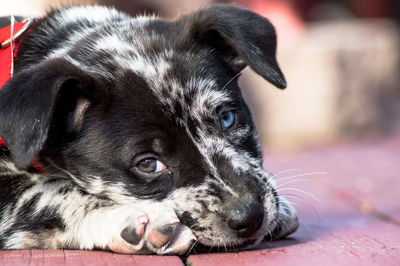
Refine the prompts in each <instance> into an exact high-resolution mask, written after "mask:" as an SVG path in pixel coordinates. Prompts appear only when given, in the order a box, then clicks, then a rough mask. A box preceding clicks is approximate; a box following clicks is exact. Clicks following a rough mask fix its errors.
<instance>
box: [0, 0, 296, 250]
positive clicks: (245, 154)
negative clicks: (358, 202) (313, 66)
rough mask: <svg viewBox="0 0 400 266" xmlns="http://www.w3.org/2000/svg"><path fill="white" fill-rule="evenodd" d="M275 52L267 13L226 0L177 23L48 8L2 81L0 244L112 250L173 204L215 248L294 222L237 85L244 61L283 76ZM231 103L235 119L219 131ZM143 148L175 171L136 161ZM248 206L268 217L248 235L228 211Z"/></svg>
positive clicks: (280, 82) (246, 242)
mask: <svg viewBox="0 0 400 266" xmlns="http://www.w3.org/2000/svg"><path fill="white" fill-rule="evenodd" d="M275 49H276V38H275V31H274V29H273V27H272V25H271V24H270V23H269V21H268V20H266V19H265V18H262V17H260V16H258V15H256V14H255V13H253V12H250V11H247V10H242V9H239V8H236V7H229V6H215V7H211V8H208V9H204V10H200V11H198V12H195V13H192V14H189V15H187V16H183V17H181V18H179V19H178V20H176V21H173V22H169V21H164V20H162V19H160V18H157V17H148V16H139V17H135V18H132V17H130V16H128V15H126V14H124V13H120V12H118V11H116V10H113V9H109V8H105V7H99V6H91V7H82V6H73V7H69V8H64V9H60V10H55V11H53V12H51V13H50V14H48V16H46V17H45V18H42V19H40V20H39V22H38V23H37V24H36V25H35V27H34V29H33V30H32V31H31V32H30V33H29V34H28V35H27V36H26V37H25V38H24V40H23V43H22V45H21V47H20V49H19V52H18V57H17V60H16V74H15V76H14V77H13V78H12V79H11V80H10V81H9V82H8V83H7V84H6V85H5V86H4V87H3V88H2V90H1V91H0V135H1V136H2V137H3V138H4V140H5V141H6V142H7V145H8V148H9V149H8V148H4V147H3V148H1V149H0V158H1V161H0V175H1V176H0V248H3V249H21V248H77V249H94V248H100V249H107V245H108V243H110V242H111V241H112V239H113V238H114V237H115V236H119V235H120V233H121V231H122V230H123V229H124V228H126V227H127V226H129V224H132V223H134V222H133V221H134V219H135V218H137V217H138V216H139V215H141V214H142V213H146V214H149V215H150V216H151V215H153V216H151V217H154V216H163V215H165V213H169V212H173V213H175V214H176V215H177V216H178V217H179V220H180V222H181V224H183V225H184V226H186V227H188V228H190V230H191V231H192V232H193V233H194V235H195V236H196V237H197V239H198V243H200V244H202V245H206V246H212V247H213V246H214V247H218V246H223V247H227V246H230V247H233V248H248V247H250V246H252V245H256V244H258V243H259V242H260V241H261V240H262V239H263V238H264V237H265V236H267V235H273V236H275V237H279V236H282V235H285V234H288V233H291V232H292V231H294V230H295V229H296V228H297V220H296V219H297V218H296V214H295V212H294V210H293V208H292V207H291V206H290V205H289V204H288V203H287V202H285V201H284V199H283V198H280V197H279V196H278V194H277V192H276V185H275V183H274V181H273V179H272V176H271V175H270V174H269V173H268V172H266V171H265V170H264V169H263V168H262V152H261V149H260V146H259V143H258V140H257V134H256V131H255V127H254V124H253V122H252V118H251V114H250V111H249V109H248V107H247V105H246V103H245V102H244V100H243V97H242V95H241V92H240V89H239V87H238V85H237V82H236V81H237V78H238V76H239V74H240V72H241V71H242V70H243V68H244V67H245V66H247V65H248V66H250V67H251V68H252V69H254V70H255V71H256V72H257V73H259V74H260V75H261V76H263V77H264V78H265V79H266V80H268V81H270V82H271V83H273V84H274V85H276V86H277V87H280V88H283V87H285V86H286V83H285V80H284V77H283V75H282V73H281V71H280V69H279V67H278V65H277V63H276V60H275ZM229 110H234V112H235V115H236V122H235V124H234V126H233V127H232V128H231V129H229V130H227V131H222V130H221V126H220V122H219V117H220V114H221V113H222V112H224V111H229ZM141 154H149V156H150V155H151V156H153V157H156V158H157V159H158V160H160V161H162V162H163V163H164V164H165V165H166V166H167V167H168V168H167V170H166V171H162V172H161V173H160V174H159V175H156V176H155V175H151V176H149V175H144V174H142V173H138V172H137V171H135V170H133V169H134V165H133V161H134V158H136V157H137V156H141ZM34 157H38V158H39V159H40V163H41V164H42V165H43V166H44V168H45V169H46V171H45V172H44V173H38V172H36V171H35V169H32V168H31V167H29V165H30V163H31V162H32V160H33V159H34ZM238 206H239V207H238ZM251 206H260V208H262V210H263V214H262V215H259V217H256V218H260V217H261V218H262V220H261V221H260V224H259V225H257V228H255V229H254V230H253V231H254V232H251V233H249V235H245V236H244V235H241V234H238V230H239V229H234V228H231V227H232V226H231V225H230V224H229V223H230V221H231V220H232V215H234V214H232V212H233V210H239V212H240V211H242V209H243V208H252V207H251ZM282 206H283V207H282ZM235 208H236V209H235ZM282 208H284V209H282ZM282 214H283V215H286V216H288V217H289V218H286V217H281V216H282ZM248 215H251V213H250V214H248ZM285 226H286V228H285ZM242 231H243V230H242ZM277 231H279V232H277ZM143 245H146V243H143ZM147 248H149V249H150V250H152V251H153V252H157V253H160V254H163V251H160V250H155V249H154V248H152V247H151V245H150V246H147Z"/></svg>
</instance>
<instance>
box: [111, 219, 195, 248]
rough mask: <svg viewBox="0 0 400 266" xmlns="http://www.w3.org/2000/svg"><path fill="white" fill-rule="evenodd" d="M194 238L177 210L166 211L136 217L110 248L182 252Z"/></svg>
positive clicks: (112, 242)
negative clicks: (174, 211) (159, 213)
mask: <svg viewBox="0 0 400 266" xmlns="http://www.w3.org/2000/svg"><path fill="white" fill-rule="evenodd" d="M195 240H196V237H195V236H194V234H193V233H192V231H191V230H190V229H189V228H188V227H187V226H185V225H183V224H181V223H180V222H179V219H178V217H177V216H176V215H175V213H173V212H169V213H165V212H163V213H162V214H161V215H156V214H144V215H141V216H138V217H136V218H135V219H133V221H131V223H130V224H128V225H127V226H126V227H125V228H123V229H122V231H121V233H120V235H119V236H117V237H115V238H114V239H113V240H112V241H111V243H109V244H108V248H109V249H111V250H112V251H114V252H118V253H129V254H152V253H156V254H160V255H164V254H176V255H180V254H184V253H185V252H187V251H188V250H189V249H190V247H191V246H192V243H193V242H194V241H195Z"/></svg>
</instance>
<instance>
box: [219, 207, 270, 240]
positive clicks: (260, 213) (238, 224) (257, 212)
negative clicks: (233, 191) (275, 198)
mask: <svg viewBox="0 0 400 266" xmlns="http://www.w3.org/2000/svg"><path fill="white" fill-rule="evenodd" d="M263 219H264V208H263V207H262V206H261V204H260V203H258V202H257V201H252V202H249V203H247V202H246V203H244V202H237V203H235V204H233V206H232V208H231V210H230V211H229V213H228V220H227V222H228V226H229V228H231V229H233V230H235V231H236V232H237V235H238V236H239V237H243V238H246V237H249V236H251V235H252V234H253V233H254V232H256V231H257V230H258V229H259V228H260V226H261V225H262V222H263Z"/></svg>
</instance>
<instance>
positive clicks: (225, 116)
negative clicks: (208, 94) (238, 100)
mask: <svg viewBox="0 0 400 266" xmlns="http://www.w3.org/2000/svg"><path fill="white" fill-rule="evenodd" d="M235 120H236V115H235V113H234V112H233V111H227V112H224V113H222V115H221V117H220V121H221V127H222V131H225V130H227V129H228V128H230V127H232V126H233V125H234V124H235Z"/></svg>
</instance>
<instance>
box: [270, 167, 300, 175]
mask: <svg viewBox="0 0 400 266" xmlns="http://www.w3.org/2000/svg"><path fill="white" fill-rule="evenodd" d="M294 171H301V169H297V168H292V169H286V170H282V171H279V172H278V173H276V174H272V175H273V176H274V177H277V176H278V175H280V174H283V173H287V172H294Z"/></svg>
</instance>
